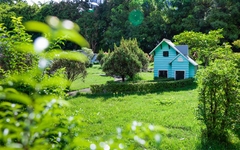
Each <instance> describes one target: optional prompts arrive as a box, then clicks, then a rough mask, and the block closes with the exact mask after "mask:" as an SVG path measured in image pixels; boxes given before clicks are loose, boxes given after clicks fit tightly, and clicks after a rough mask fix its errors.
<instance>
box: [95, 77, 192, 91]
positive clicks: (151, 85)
mask: <svg viewBox="0 0 240 150" xmlns="http://www.w3.org/2000/svg"><path fill="white" fill-rule="evenodd" d="M193 83H194V79H192V78H190V79H184V80H177V81H160V82H152V81H151V82H144V81H142V82H136V83H131V82H126V83H113V82H109V83H107V84H101V85H91V91H92V93H93V94H104V93H136V92H139V93H148V92H155V91H158V92H161V91H167V90H174V89H176V88H183V87H186V86H190V85H193Z"/></svg>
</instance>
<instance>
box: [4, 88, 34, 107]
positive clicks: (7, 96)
mask: <svg viewBox="0 0 240 150" xmlns="http://www.w3.org/2000/svg"><path fill="white" fill-rule="evenodd" d="M2 94H3V95H4V96H1V97H0V99H2V100H7V101H10V102H13V103H20V104H25V105H29V104H31V102H32V100H31V98H30V97H28V96H27V95H26V94H23V93H18V92H16V90H15V89H12V88H7V89H5V90H4V93H0V95H2Z"/></svg>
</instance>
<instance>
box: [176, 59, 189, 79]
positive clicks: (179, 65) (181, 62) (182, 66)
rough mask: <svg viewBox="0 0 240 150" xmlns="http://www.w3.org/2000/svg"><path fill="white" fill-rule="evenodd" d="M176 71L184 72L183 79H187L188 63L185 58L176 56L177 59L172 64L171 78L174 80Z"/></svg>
mask: <svg viewBox="0 0 240 150" xmlns="http://www.w3.org/2000/svg"><path fill="white" fill-rule="evenodd" d="M176 71H184V72H185V74H184V78H189V62H188V60H187V59H186V58H185V57H183V56H181V55H178V57H177V58H176V59H175V60H174V61H173V62H172V75H173V76H172V77H173V78H175V79H176V76H175V72H176Z"/></svg>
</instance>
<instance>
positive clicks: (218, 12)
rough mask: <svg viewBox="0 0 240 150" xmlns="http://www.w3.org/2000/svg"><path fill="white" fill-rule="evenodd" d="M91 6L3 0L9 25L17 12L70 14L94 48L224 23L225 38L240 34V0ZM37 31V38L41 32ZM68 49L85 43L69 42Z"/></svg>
mask: <svg viewBox="0 0 240 150" xmlns="http://www.w3.org/2000/svg"><path fill="white" fill-rule="evenodd" d="M10 1H11V0H10ZM10 1H9V2H10ZM89 8H90V7H89V5H88V3H87V2H85V1H81V0H75V1H60V2H59V3H57V2H53V1H52V2H50V3H45V4H41V5H32V6H29V5H27V4H26V3H25V2H21V1H16V4H15V5H9V4H7V3H0V22H2V23H4V24H5V25H6V26H8V25H9V22H10V19H9V18H10V17H11V16H15V17H19V16H22V17H23V22H25V21H27V20H38V21H44V17H45V16H48V15H54V16H57V17H59V18H60V19H69V20H72V21H74V22H76V23H77V24H78V25H79V26H80V27H81V30H80V33H81V34H82V35H83V36H84V37H85V38H86V39H87V41H89V43H90V45H91V49H92V50H93V51H94V52H98V51H99V50H100V49H103V50H104V51H108V49H110V50H111V51H112V50H113V49H114V44H116V45H117V46H119V44H120V40H121V38H122V37H123V38H124V39H130V38H132V39H133V38H136V39H137V41H138V42H139V47H140V48H141V49H142V50H143V51H144V52H150V51H151V50H152V49H153V48H154V47H155V46H156V45H157V44H158V43H159V42H160V41H161V40H162V39H163V38H168V39H170V40H172V38H173V36H174V35H177V34H180V33H182V32H184V31H193V32H202V33H204V34H207V33H208V32H209V31H211V30H217V29H222V35H223V37H224V38H222V39H221V41H222V42H229V43H232V42H233V41H235V40H237V39H240V36H239V35H240V30H239V25H240V20H239V19H236V18H238V16H240V12H239V10H240V2H239V1H238V0H225V1H223V0H214V1H212V0H181V1H179V0H171V1H165V0H144V1H136V0H132V1H123V0H110V1H105V2H104V3H103V4H100V5H99V6H98V7H95V8H94V11H89ZM132 14H134V15H132ZM32 34H33V38H35V37H36V35H35V33H32ZM63 49H80V47H79V46H77V45H74V44H70V43H67V44H66V45H65V47H63ZM234 50H235V51H238V50H239V49H238V48H235V49H234Z"/></svg>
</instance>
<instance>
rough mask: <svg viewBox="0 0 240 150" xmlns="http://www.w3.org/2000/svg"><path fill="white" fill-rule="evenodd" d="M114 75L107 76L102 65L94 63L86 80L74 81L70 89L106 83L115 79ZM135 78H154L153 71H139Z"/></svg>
mask: <svg viewBox="0 0 240 150" xmlns="http://www.w3.org/2000/svg"><path fill="white" fill-rule="evenodd" d="M113 80H114V78H113V77H109V76H105V73H104V72H103V71H102V69H101V67H100V65H98V64H94V65H93V67H91V68H87V76H86V78H85V79H84V80H82V79H81V78H79V79H77V80H75V81H73V83H72V85H71V86H70V90H72V91H73V90H81V89H84V88H89V87H90V85H92V84H105V83H106V82H107V81H113ZM134 80H153V72H141V73H138V74H137V75H136V76H135V77H134Z"/></svg>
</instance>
